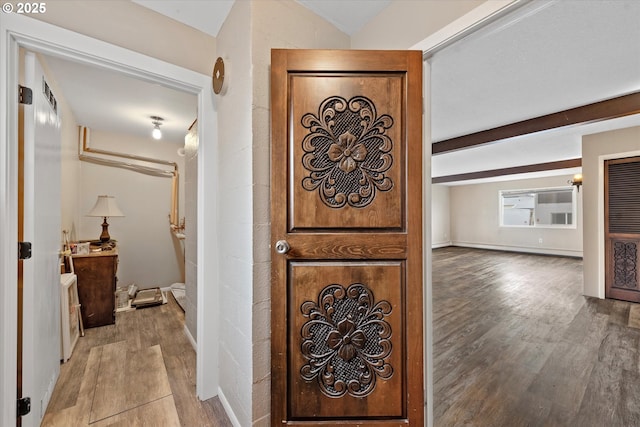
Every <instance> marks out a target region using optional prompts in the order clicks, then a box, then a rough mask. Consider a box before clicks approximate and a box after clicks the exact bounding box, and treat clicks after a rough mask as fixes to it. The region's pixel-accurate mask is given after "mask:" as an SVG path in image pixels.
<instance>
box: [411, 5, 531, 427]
mask: <svg viewBox="0 0 640 427" xmlns="http://www.w3.org/2000/svg"><path fill="white" fill-rule="evenodd" d="M529 1H530V0H496V1H491V2H485V3H482V4H481V5H480V6H478V7H476V8H475V9H473V10H471V11H470V12H468V13H467V14H465V15H463V16H461V17H460V18H458V19H456V20H455V21H453V22H451V23H450V24H448V25H447V26H445V27H444V28H442V29H440V30H439V31H436V32H435V33H433V34H432V35H431V36H429V37H427V38H425V39H424V40H422V41H420V42H418V43H416V44H415V45H413V46H411V47H410V48H409V49H417V50H422V57H423V62H422V79H423V83H422V91H423V100H424V101H423V109H424V111H423V115H422V120H423V122H422V132H423V137H422V144H423V150H422V156H423V159H422V178H423V184H422V191H423V195H422V205H423V208H422V221H423V224H422V230H423V232H422V239H423V243H422V247H423V251H424V252H423V267H422V271H423V287H424V292H423V293H422V295H423V303H422V306H423V316H424V321H423V322H424V335H425V336H424V349H423V354H424V359H425V360H424V364H423V366H424V373H423V374H424V387H425V391H424V398H425V407H424V411H425V412H424V419H425V422H426V425H427V426H428V427H433V304H432V303H433V287H432V281H431V263H432V254H431V251H432V248H431V246H432V242H431V187H432V185H433V184H432V183H431V150H430V149H426V147H431V145H432V144H433V140H432V138H431V97H430V94H431V63H430V61H429V59H430V58H431V56H433V55H434V54H435V53H436V52H438V51H440V50H442V49H444V48H446V47H447V46H449V45H451V44H453V43H455V42H456V41H458V40H460V39H462V38H463V37H466V36H468V35H469V34H471V33H473V32H475V31H478V30H480V29H481V28H483V27H485V26H487V25H489V24H490V23H492V22H494V21H495V20H497V19H499V18H501V17H503V16H505V15H507V14H509V13H511V12H513V11H514V10H516V9H518V8H519V7H522V6H524V5H525V4H526V3H528V2H529Z"/></svg>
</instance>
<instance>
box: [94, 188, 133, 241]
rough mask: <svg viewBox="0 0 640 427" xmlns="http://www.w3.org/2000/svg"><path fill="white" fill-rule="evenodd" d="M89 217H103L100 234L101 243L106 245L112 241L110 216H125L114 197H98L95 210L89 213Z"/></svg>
mask: <svg viewBox="0 0 640 427" xmlns="http://www.w3.org/2000/svg"><path fill="white" fill-rule="evenodd" d="M87 216H101V217H103V218H104V221H103V222H102V234H100V241H101V242H102V243H106V242H108V241H109V240H111V237H110V236H109V223H108V222H107V217H110V216H124V214H123V213H122V211H121V210H120V208H119V207H118V205H117V204H116V199H115V197H113V196H98V200H97V201H96V204H95V206H94V207H93V209H91V210H90V211H89V213H88V214H87Z"/></svg>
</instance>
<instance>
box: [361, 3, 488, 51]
mask: <svg viewBox="0 0 640 427" xmlns="http://www.w3.org/2000/svg"><path fill="white" fill-rule="evenodd" d="M482 3H485V1H484V0H456V1H442V0H394V1H392V2H391V4H389V6H387V7H386V8H385V9H383V10H382V11H381V12H380V13H379V14H378V15H377V16H376V17H374V18H373V19H372V20H371V21H370V22H368V23H367V24H366V25H365V26H364V27H362V29H360V30H359V31H358V32H356V33H355V34H354V35H353V36H352V37H351V47H352V48H353V49H409V48H410V47H411V46H413V45H415V44H417V43H418V42H421V41H423V40H424V39H425V38H427V37H428V36H430V35H432V34H433V33H435V32H436V31H438V30H440V29H442V28H443V27H445V26H446V25H448V24H450V23H451V22H453V21H454V20H456V19H458V18H460V17H461V16H462V15H464V14H465V13H468V12H470V11H471V10H472V9H474V8H475V7H477V6H480V5H481V4H482Z"/></svg>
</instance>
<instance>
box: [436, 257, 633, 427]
mask: <svg viewBox="0 0 640 427" xmlns="http://www.w3.org/2000/svg"><path fill="white" fill-rule="evenodd" d="M433 319H434V325H433V331H434V396H435V402H434V407H435V409H434V419H435V425H436V426H437V427H448V426H462V425H464V426H478V427H479V426H491V427H498V426H509V427H517V426H563V427H567V426H576V427H578V426H580V427H591V426H593V427H599V426H605V425H606V426H611V427H624V426H635V425H640V348H639V347H640V329H639V328H640V306H639V305H636V304H631V303H627V302H623V301H616V300H599V299H595V298H588V297H583V296H582V260H580V259H574V258H563V257H554V256H538V255H527V254H517V253H506V252H496V251H486V250H477V249H465V248H457V247H448V248H442V249H436V250H434V251H433Z"/></svg>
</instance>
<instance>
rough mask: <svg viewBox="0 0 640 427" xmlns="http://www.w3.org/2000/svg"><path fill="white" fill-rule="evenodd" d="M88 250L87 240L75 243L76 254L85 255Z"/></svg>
mask: <svg viewBox="0 0 640 427" xmlns="http://www.w3.org/2000/svg"><path fill="white" fill-rule="evenodd" d="M89 252H90V245H89V242H82V243H78V244H77V245H76V254H78V255H86V254H88V253H89Z"/></svg>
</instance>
